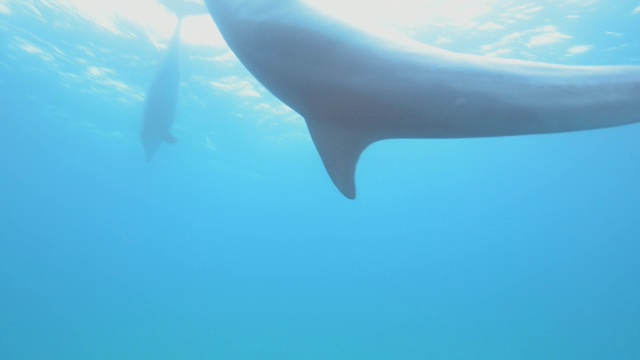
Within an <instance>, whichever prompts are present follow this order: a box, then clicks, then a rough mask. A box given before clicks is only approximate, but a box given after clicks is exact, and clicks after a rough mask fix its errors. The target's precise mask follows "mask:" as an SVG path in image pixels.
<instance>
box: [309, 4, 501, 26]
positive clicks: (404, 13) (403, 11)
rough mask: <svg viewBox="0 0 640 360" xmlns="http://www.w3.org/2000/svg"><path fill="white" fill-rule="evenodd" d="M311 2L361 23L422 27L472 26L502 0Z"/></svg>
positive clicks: (346, 19) (348, 19)
mask: <svg viewBox="0 0 640 360" xmlns="http://www.w3.org/2000/svg"><path fill="white" fill-rule="evenodd" d="M304 1H305V2H306V3H308V4H309V5H312V6H313V7H315V8H317V9H321V10H323V11H325V12H328V13H331V14H333V15H335V16H337V17H339V18H340V19H342V20H344V21H348V22H350V23H354V24H358V25H366V24H370V25H377V26H379V25H386V26H402V27H410V28H419V27H424V26H429V25H437V26H442V25H452V26H457V27H462V28H471V27H475V26H476V25H477V23H476V21H477V19H478V18H479V17H481V16H483V15H486V14H488V13H490V12H491V11H492V9H493V8H494V6H495V4H497V3H498V2H499V1H498V0H476V1H466V0H395V1H374V2H362V1H361V0H304Z"/></svg>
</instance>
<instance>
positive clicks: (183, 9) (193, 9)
mask: <svg viewBox="0 0 640 360" xmlns="http://www.w3.org/2000/svg"><path fill="white" fill-rule="evenodd" d="M160 3H161V4H162V5H163V6H164V7H166V8H167V9H169V11H171V12H172V13H174V14H175V15H176V16H177V17H178V20H181V19H182V18H184V17H187V16H195V15H206V14H208V11H207V8H206V6H205V5H204V4H201V3H198V2H194V1H189V0H160Z"/></svg>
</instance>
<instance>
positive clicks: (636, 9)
mask: <svg viewBox="0 0 640 360" xmlns="http://www.w3.org/2000/svg"><path fill="white" fill-rule="evenodd" d="M632 14H633V15H638V14H640V6H638V7H637V8H635V9H634V10H633V13H632Z"/></svg>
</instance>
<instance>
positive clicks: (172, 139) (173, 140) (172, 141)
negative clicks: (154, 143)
mask: <svg viewBox="0 0 640 360" xmlns="http://www.w3.org/2000/svg"><path fill="white" fill-rule="evenodd" d="M162 140H164V141H165V142H166V143H167V144H175V143H176V142H177V141H178V139H176V137H175V136H173V134H171V133H166V134H165V135H164V137H163V138H162Z"/></svg>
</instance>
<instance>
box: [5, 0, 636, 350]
mask: <svg viewBox="0 0 640 360" xmlns="http://www.w3.org/2000/svg"><path fill="white" fill-rule="evenodd" d="M51 3H54V4H55V2H53V1H51V2H45V1H33V2H32V1H17V0H15V1H14V0H9V1H7V0H4V1H0V32H1V33H2V36H0V107H1V108H0V359H3V360H4V359H7V360H22V359H26V360H31V359H36V360H39V359H43V360H48V359H65V360H70V359H580V360H584V359H594V360H596V359H616V360H622V359H630V360H633V359H640V305H639V304H640V227H639V225H638V214H639V213H640V205H639V204H640V185H639V184H640V162H639V161H638V159H639V156H638V152H639V150H640V146H639V145H638V144H639V139H640V126H638V125H631V126H626V127H619V128H613V129H605V130H598V131H589V132H580V133H569V134H558V135H547V136H524V137H511V138H500V139H475V140H446V141H445V140H411V141H409V140H403V141H385V142H381V143H377V144H375V145H373V146H372V147H371V148H369V149H368V150H367V151H366V152H365V153H364V154H363V157H362V159H361V161H360V163H359V165H358V171H357V185H358V199H357V200H355V201H349V200H346V199H345V198H343V197H342V195H340V193H339V192H338V191H337V190H336V189H335V188H334V187H333V184H332V183H331V181H330V180H329V178H328V176H327V175H326V173H325V170H324V168H323V166H322V164H321V162H320V159H319V157H318V155H317V153H316V151H315V149H314V147H313V144H312V142H311V140H310V138H309V136H308V133H307V132H306V127H305V125H304V123H303V122H302V120H301V119H300V118H298V117H297V116H296V115H295V114H294V113H292V112H290V111H287V109H284V108H282V107H281V106H280V105H279V104H278V103H277V101H276V100H275V99H274V98H272V97H271V96H270V95H269V94H268V93H267V92H266V91H265V90H264V89H262V88H261V87H260V86H259V84H258V83H257V82H255V80H253V79H251V78H250V76H249V75H248V74H247V73H246V71H245V70H244V69H243V68H242V67H241V65H239V64H238V63H237V62H234V61H233V60H232V61H222V60H221V59H228V49H226V48H224V47H211V46H203V45H193V44H189V43H185V44H183V61H182V79H183V83H182V87H181V98H180V103H179V107H178V118H177V119H176V124H175V130H174V133H175V135H176V137H177V138H178V143H177V144H176V145H174V146H171V147H170V146H164V147H163V148H161V149H160V150H159V151H158V153H157V154H156V156H155V157H154V159H153V161H152V162H151V163H146V161H145V156H144V151H143V149H142V146H141V145H140V143H139V140H138V132H139V129H140V121H141V116H142V110H143V99H144V93H145V90H146V88H147V86H148V83H149V82H150V81H151V78H152V77H153V74H154V72H155V70H156V66H157V65H158V63H159V61H160V59H161V57H162V52H161V51H158V50H157V49H156V47H154V45H153V44H152V42H151V41H149V39H148V37H147V36H146V35H145V33H144V29H142V28H141V27H139V26H135V25H134V24H130V23H127V22H126V21H125V20H122V22H119V23H118V25H119V26H120V30H123V29H124V30H126V31H121V32H120V33H118V34H116V33H113V32H110V31H107V30H105V29H104V28H101V27H100V26H97V25H96V24H95V23H93V22H91V21H89V20H88V19H86V18H83V17H81V16H78V15H74V14H72V13H69V12H67V11H65V10H64V8H62V7H56V6H53V7H50V6H48V4H51ZM505 3H506V2H505ZM560 3H562V4H560ZM638 5H639V4H637V3H634V2H632V1H631V2H629V1H622V2H616V4H615V5H611V4H609V3H606V4H605V2H598V1H583V2H576V1H574V2H569V1H566V2H564V1H563V2H556V3H555V5H554V2H547V1H539V2H537V3H535V2H534V3H533V5H530V6H529V7H528V8H524V9H520V10H513V8H514V7H516V6H515V5H514V4H513V3H506V4H504V5H502V6H501V7H499V6H497V7H496V8H495V9H494V11H493V12H489V13H487V14H486V15H484V17H483V18H480V19H478V24H484V23H489V22H493V23H497V24H502V25H503V26H504V27H505V29H504V30H495V31H486V32H483V31H480V30H478V29H477V28H476V29H469V28H461V27H452V26H440V27H427V28H425V29H420V30H416V29H413V30H412V31H411V32H410V33H411V35H412V36H415V37H416V38H418V39H421V40H423V41H426V42H430V43H435V42H438V41H440V43H441V45H442V46H443V47H445V48H447V49H451V50H455V51H462V52H473V53H483V52H484V53H490V52H492V51H495V50H499V49H503V50H504V49H510V50H511V52H509V53H504V55H503V56H505V57H511V58H520V59H525V60H538V61H549V62H555V63H563V64H595V65H602V64H639V63H640V40H638V39H640V36H638V35H639V32H638V31H639V30H640V26H638V25H639V24H640V15H633V14H632V13H633V10H634V8H635V7H636V6H638ZM536 6H538V7H539V6H542V7H543V9H542V10H540V9H538V10H536ZM3 8H6V9H7V11H3V10H2V9H3ZM527 9H529V10H527ZM531 9H534V10H536V11H534V10H531ZM509 11H511V12H509ZM509 14H511V15H509ZM523 14H524V15H526V16H532V18H531V19H528V18H527V17H526V16H524V15H523ZM527 14H528V15H527ZM519 15H521V16H519ZM509 16H511V17H509ZM523 16H524V18H523ZM510 19H515V20H514V21H515V22H513V23H511V22H510V21H509V20H510ZM516 20H517V21H516ZM548 26H553V29H552V28H549V27H548ZM545 27H546V28H545ZM536 29H537V30H536ZM545 29H546V30H545ZM517 32H519V33H522V34H523V35H521V37H520V38H516V39H515V40H513V39H512V40H509V39H506V40H505V37H506V36H507V35H509V34H513V33H517ZM555 33H558V34H561V35H563V34H564V35H565V36H570V38H568V37H562V36H560V39H559V38H558V36H559V35H557V34H556V35H553V34H555ZM544 34H547V35H549V34H552V35H551V36H550V37H547V40H549V39H554V36H555V39H556V40H560V41H557V42H552V43H549V44H544V45H540V44H538V43H536V41H535V40H534V41H531V39H532V38H533V37H535V36H537V35H544ZM443 39H445V40H443ZM541 39H542V40H541ZM543 40H544V38H538V40H537V41H543ZM487 44H498V45H494V46H490V47H486V48H483V46H484V45H487ZM574 46H586V47H587V48H588V49H587V48H582V49H583V50H584V49H587V50H585V51H584V52H579V53H577V54H571V52H570V51H569V49H571V48H572V47H574ZM578 50H580V48H578ZM215 59H217V60H215ZM639 101H640V100H639Z"/></svg>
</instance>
